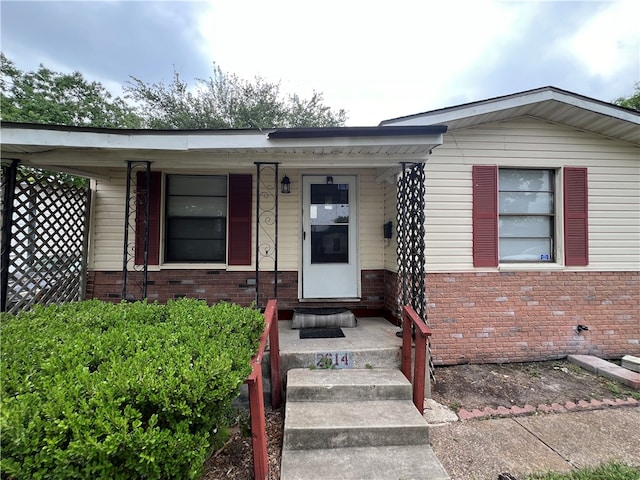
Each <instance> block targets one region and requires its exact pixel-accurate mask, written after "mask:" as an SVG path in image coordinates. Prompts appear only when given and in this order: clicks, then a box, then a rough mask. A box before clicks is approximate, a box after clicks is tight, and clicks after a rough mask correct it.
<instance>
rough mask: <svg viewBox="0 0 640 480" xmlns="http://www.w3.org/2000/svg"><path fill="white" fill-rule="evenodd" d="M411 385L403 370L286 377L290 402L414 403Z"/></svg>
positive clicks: (295, 373)
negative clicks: (375, 401)
mask: <svg viewBox="0 0 640 480" xmlns="http://www.w3.org/2000/svg"><path fill="white" fill-rule="evenodd" d="M411 398H412V389H411V383H410V382H409V381H408V380H407V379H406V377H405V376H404V375H403V374H402V372H401V371H400V370H394V369H362V370H311V369H308V368H299V369H293V370H290V371H289V373H288V374H287V401H288V402H344V401H372V400H411Z"/></svg>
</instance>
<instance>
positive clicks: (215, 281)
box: [86, 270, 385, 318]
mask: <svg viewBox="0 0 640 480" xmlns="http://www.w3.org/2000/svg"><path fill="white" fill-rule="evenodd" d="M128 277H129V281H128V282H127V283H128V285H132V286H131V287H129V286H128V287H127V292H128V293H132V294H133V295H134V298H139V297H140V290H139V289H138V290H137V291H136V288H135V286H133V285H134V284H135V281H136V280H137V279H140V278H142V277H141V274H140V273H139V272H129V273H128ZM255 278H256V274H255V272H227V271H225V270H161V271H158V272H149V276H148V286H147V298H148V299H149V300H150V301H155V300H157V301H159V302H166V301H167V300H169V299H174V298H181V297H193V298H200V299H203V300H206V301H207V302H208V303H210V304H211V303H216V302H219V301H221V300H224V301H228V302H233V303H238V304H240V305H249V304H251V302H253V301H254V299H255ZM259 280H260V284H261V287H260V291H261V292H264V293H265V294H267V295H268V296H269V297H271V296H272V292H273V272H260V276H259ZM263 282H264V283H263ZM361 286H362V297H361V301H360V302H353V303H344V302H341V303H339V306H344V307H347V308H351V309H353V310H354V313H356V315H359V316H373V315H381V313H382V310H383V307H384V298H385V272H384V270H363V271H362V274H361ZM86 297H87V298H98V299H101V300H107V301H114V302H119V301H120V299H121V297H122V272H107V271H95V270H94V271H90V272H89V273H88V282H87V295H86ZM265 303H266V302H265ZM301 305H302V306H314V307H315V306H336V304H335V303H331V302H319V303H318V302H313V303H312V304H309V303H303V304H301V303H300V302H299V301H298V272H280V273H279V274H278V306H279V309H280V310H283V311H287V310H293V309H294V308H296V307H298V306H301ZM281 318H286V314H285V316H284V317H281Z"/></svg>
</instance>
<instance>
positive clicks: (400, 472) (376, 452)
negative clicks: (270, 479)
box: [280, 445, 449, 480]
mask: <svg viewBox="0 0 640 480" xmlns="http://www.w3.org/2000/svg"><path fill="white" fill-rule="evenodd" d="M328 478H331V479H334V478H335V479H338V478H339V479H343V480H362V479H365V478H366V479H368V480H390V479H415V480H427V479H428V480H448V479H449V476H448V475H447V472H446V471H445V469H444V468H443V467H442V464H441V463H440V461H439V460H438V459H437V458H436V456H435V455H434V453H433V450H432V449H431V447H429V446H428V445H415V446H407V445H403V446H387V447H359V448H343V449H317V450H285V451H283V452H282V464H281V468H280V479H281V480H294V479H295V480H312V479H328Z"/></svg>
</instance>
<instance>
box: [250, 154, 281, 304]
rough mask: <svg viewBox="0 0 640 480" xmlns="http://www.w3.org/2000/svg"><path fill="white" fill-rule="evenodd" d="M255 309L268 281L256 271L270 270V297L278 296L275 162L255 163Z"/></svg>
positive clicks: (263, 297)
mask: <svg viewBox="0 0 640 480" xmlns="http://www.w3.org/2000/svg"><path fill="white" fill-rule="evenodd" d="M255 165H256V297H255V302H256V308H261V309H262V308H264V307H265V306H266V305H267V301H268V300H269V295H270V294H269V292H268V290H267V283H268V280H267V279H265V278H264V276H262V275H260V272H261V271H262V272H265V271H266V272H268V271H271V270H273V298H276V299H277V298H278V185H279V183H278V163H269V162H256V163H255Z"/></svg>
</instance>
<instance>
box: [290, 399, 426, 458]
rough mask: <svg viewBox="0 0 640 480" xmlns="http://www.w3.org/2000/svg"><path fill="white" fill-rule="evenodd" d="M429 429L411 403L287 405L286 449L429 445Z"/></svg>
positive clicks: (404, 401) (402, 401) (297, 403)
mask: <svg viewBox="0 0 640 480" xmlns="http://www.w3.org/2000/svg"><path fill="white" fill-rule="evenodd" d="M428 443H429V427H428V425H427V422H426V421H425V419H424V418H423V417H422V415H421V414H420V412H418V410H417V409H416V407H415V406H414V405H413V403H412V402H411V401H410V400H384V401H366V402H358V401H356V402H287V405H286V408H285V425H284V439H283V450H305V449H306V450H309V449H323V448H347V447H373V446H383V445H384V446H389V445H428Z"/></svg>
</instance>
